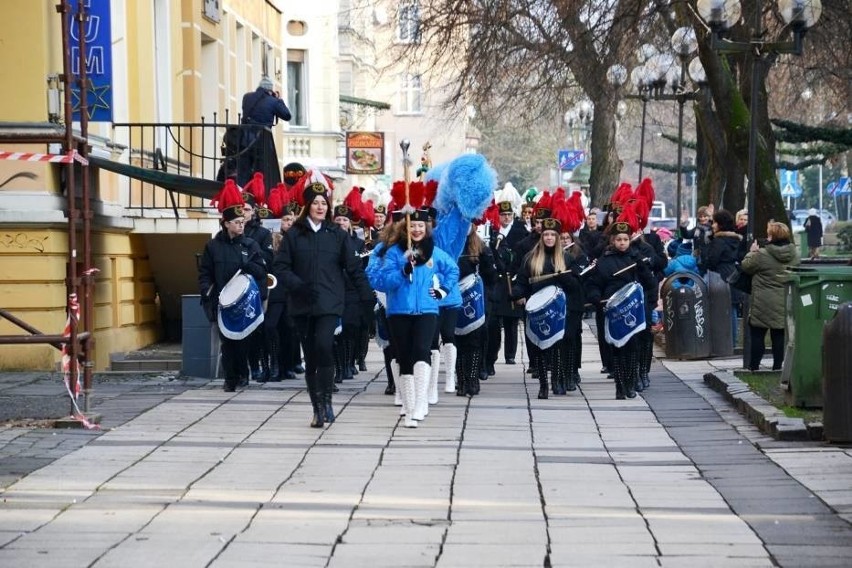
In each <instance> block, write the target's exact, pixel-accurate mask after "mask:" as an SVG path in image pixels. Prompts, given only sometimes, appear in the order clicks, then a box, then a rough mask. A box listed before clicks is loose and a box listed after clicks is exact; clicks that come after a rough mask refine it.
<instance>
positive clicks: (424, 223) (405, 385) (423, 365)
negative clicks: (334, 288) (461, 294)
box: [370, 209, 458, 428]
mask: <svg viewBox="0 0 852 568" xmlns="http://www.w3.org/2000/svg"><path fill="white" fill-rule="evenodd" d="M428 221H429V213H428V211H427V210H424V209H418V210H416V211H415V212H414V213H411V214H410V216H409V221H407V222H405V221H404V222H400V223H395V224H394V225H393V231H392V233H391V234H390V236H389V237H388V240H387V243H386V246H387V252H386V253H385V254H384V255H383V256H384V259H383V261H382V263H381V265H380V268H379V270H378V271H377V272H374V273H371V280H370V283H371V284H372V285H373V287H374V288H375V289H376V290H377V291H380V292H385V293H386V294H387V316H388V327H389V331H390V335H391V342H392V344H393V345H394V349H395V350H396V354H397V356H398V361H399V377H398V381H397V389H398V390H400V391H401V397H402V403H403V411H404V412H405V421H404V425H405V427H407V428H416V427H417V422H416V421H418V420H423V419H424V418H425V417H426V414H428V412H429V403H428V396H429V381H430V378H431V368H430V363H431V353H430V347H431V345H432V340H433V338H434V335H435V329H436V327H437V323H438V312H439V301H440V300H441V299H443V298H446V297H447V295H448V294H449V293H450V290H451V289H452V288H453V287H457V286H458V267H457V266H456V263H455V262H454V261H453V260H452V258H450V256H449V255H447V253H445V252H444V251H442V250H441V249H439V248H438V247H436V246H435V244H434V242H433V241H432V236H431V229H430V228H429V223H428ZM406 225H408V227H406Z"/></svg>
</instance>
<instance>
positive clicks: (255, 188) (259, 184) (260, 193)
mask: <svg viewBox="0 0 852 568" xmlns="http://www.w3.org/2000/svg"><path fill="white" fill-rule="evenodd" d="M243 193H244V194H247V195H244V196H243V197H244V199H245V202H246V203H248V204H249V205H251V206H252V207H255V208H257V207H263V206H264V205H265V204H266V185H265V184H264V181H263V174H262V173H261V172H254V175H252V176H251V179H250V180H249V181H248V183H246V184H245V185H244V186H243ZM249 196H250V197H249Z"/></svg>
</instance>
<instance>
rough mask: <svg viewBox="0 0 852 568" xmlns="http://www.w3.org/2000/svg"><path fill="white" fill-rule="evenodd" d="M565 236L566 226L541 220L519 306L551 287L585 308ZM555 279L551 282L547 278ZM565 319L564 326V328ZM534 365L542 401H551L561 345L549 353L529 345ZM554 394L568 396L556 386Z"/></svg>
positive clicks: (524, 267)
mask: <svg viewBox="0 0 852 568" xmlns="http://www.w3.org/2000/svg"><path fill="white" fill-rule="evenodd" d="M561 233H562V223H560V222H559V221H558V220H557V219H554V218H552V217H548V218H545V219H542V220H541V238H540V239H539V240H538V242H537V243H536V244H535V246H534V247H533V249H532V250H531V251H530V252H529V254H527V255H526V257H525V258H524V261H523V262H522V263H521V266H520V270H519V272H518V278H517V280H516V282H515V286H514V290H513V297H514V299H515V300H516V301H517V303H518V304H519V305H524V304H526V302H527V301H528V300H529V299H530V297H531V296H532V295H533V294H535V293H536V292H539V291H542V290H544V289H545V288H547V287H548V286H554V287H558V288H561V289H562V291H563V292H564V293H565V294H566V296H567V298H568V302H572V301H574V302H577V301H579V302H580V306H581V307H580V311H581V312H582V305H583V300H582V297H583V290H582V286H581V284H580V277H579V276H578V274H579V272H580V270H579V268H578V266H577V264H576V263H575V262H574V260H573V258H571V257H570V256H569V255H568V253H567V252H565V251H564V250H563V249H562V246H561V243H560V241H559V236H560V234H561ZM548 275H553V276H551V277H550V278H544V279H542V277H543V276H548ZM564 321H565V320H564V319H563V320H562V325H564ZM529 347H530V361H531V362H532V364H534V365H535V367H536V368H535V369H534V371H535V375H536V377H537V378H538V383H539V391H538V398H540V399H546V398H548V376H547V371H548V370H549V369H551V368H552V364H553V358H554V356H555V354H556V353H557V351H558V349H559V342H557V343H555V344H554V345H551V346H549V347H547V348H545V349H541V348H539V347H538V346H537V345H536V344H535V343H533V342H532V341H530V342H529ZM553 392H554V394H565V392H564V391H562V390H561V387H560V386H558V385H556V384H554V385H553Z"/></svg>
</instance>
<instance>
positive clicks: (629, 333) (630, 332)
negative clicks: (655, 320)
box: [604, 282, 647, 347]
mask: <svg viewBox="0 0 852 568" xmlns="http://www.w3.org/2000/svg"><path fill="white" fill-rule="evenodd" d="M646 326H647V323H646V322H645V294H644V292H643V291H642V286H640V285H639V283H638V282H631V283H630V284H625V285H624V286H622V287H621V288H620V289H619V290H618V291H617V292H616V293H615V294H613V295H612V296H611V297H610V299H609V300H607V302H606V306H604V336H605V337H606V342H607V343H609V344H610V345H612V346H613V347H622V346H623V345H624V344H625V343H627V342H628V341H630V338H631V337H633V336H634V335H636V334H637V333H639V332H640V331H643V330H644V329H645V327H646Z"/></svg>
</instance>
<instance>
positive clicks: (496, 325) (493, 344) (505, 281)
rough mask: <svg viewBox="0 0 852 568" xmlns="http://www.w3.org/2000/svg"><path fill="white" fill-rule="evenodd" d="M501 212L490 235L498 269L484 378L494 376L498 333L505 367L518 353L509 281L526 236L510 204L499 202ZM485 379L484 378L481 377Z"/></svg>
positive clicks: (516, 314)
mask: <svg viewBox="0 0 852 568" xmlns="http://www.w3.org/2000/svg"><path fill="white" fill-rule="evenodd" d="M497 207H498V209H499V212H500V228H499V230H497V231H496V232H492V233H491V241H490V243H489V247H491V251H492V254H493V256H494V262H495V264H496V266H497V282H496V283H495V284H494V287H493V289H492V291H493V302H492V304H491V307H492V308H493V309H492V310H491V311H492V312H493V313H492V317H491V319H490V321H489V328H488V348H487V353H486V360H485V368H486V370H487V376H489V377H491V376H494V363H496V361H497V355H498V353H499V352H500V340H501V337H500V335H501V333H503V334H504V335H505V346H504V349H503V356H504V358H505V361H506V364H507V365H514V364H515V354H516V353H517V350H518V321H519V320H520V318H521V316H522V315H523V312H522V311H521V310H519V309H518V308H517V307H516V306H515V305H514V303H513V302H512V300H511V294H512V285H513V284H512V278H513V277H514V275H515V273H514V271H513V268H514V264H515V252H514V249H515V247H516V246H517V245H518V243H520V242H521V241H522V240H523V239H524V238H525V237H526V236H527V235H528V234H529V233H527V230H526V228H525V227H524V224H523V223H522V222H521V221H519V220H518V219H516V218H515V211H514V208H513V205H512V202H511V201H501V202H499V203H498V204H497ZM483 378H484V377H483Z"/></svg>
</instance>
